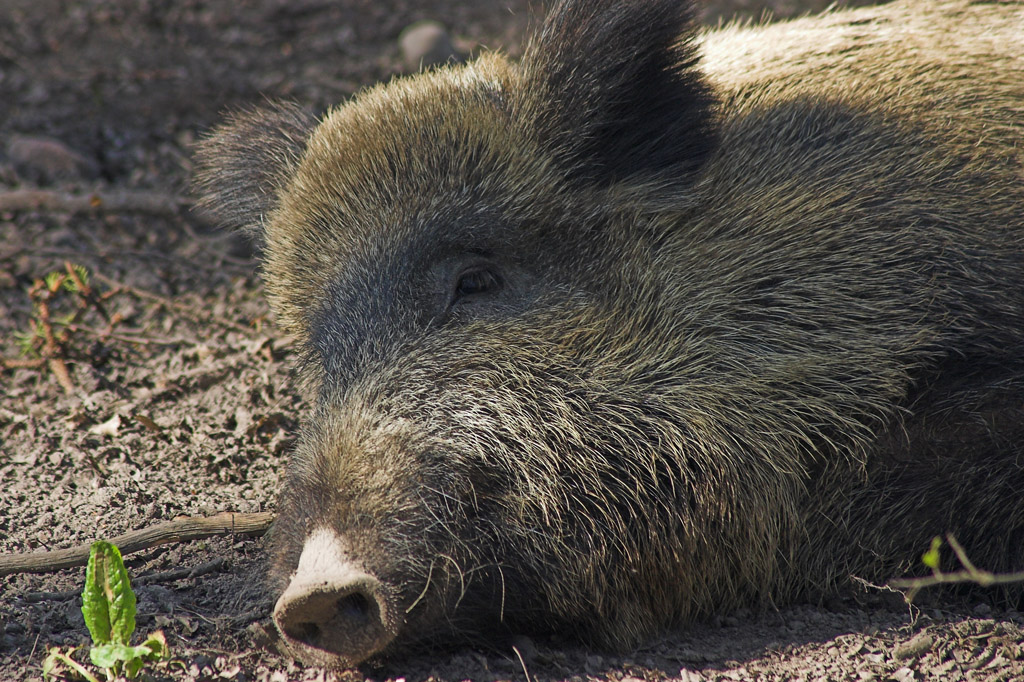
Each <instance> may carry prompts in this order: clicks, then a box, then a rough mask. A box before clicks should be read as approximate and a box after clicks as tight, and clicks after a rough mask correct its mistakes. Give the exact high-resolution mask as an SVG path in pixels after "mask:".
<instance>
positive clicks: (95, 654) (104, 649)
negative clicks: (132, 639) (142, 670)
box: [89, 642, 139, 668]
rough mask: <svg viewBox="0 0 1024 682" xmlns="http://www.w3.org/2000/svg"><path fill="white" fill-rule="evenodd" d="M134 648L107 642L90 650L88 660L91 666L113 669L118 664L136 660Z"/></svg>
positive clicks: (136, 653)
mask: <svg viewBox="0 0 1024 682" xmlns="http://www.w3.org/2000/svg"><path fill="white" fill-rule="evenodd" d="M135 648H136V647H133V646H128V645H127V644H115V643H114V642H107V643H106V644H100V645H98V646H94V647H93V648H92V649H90V650H89V660H90V661H92V664H93V665H98V666H99V667H101V668H115V667H117V665H118V663H122V662H128V661H131V660H132V659H135V658H138V657H139V656H138V652H136V651H135Z"/></svg>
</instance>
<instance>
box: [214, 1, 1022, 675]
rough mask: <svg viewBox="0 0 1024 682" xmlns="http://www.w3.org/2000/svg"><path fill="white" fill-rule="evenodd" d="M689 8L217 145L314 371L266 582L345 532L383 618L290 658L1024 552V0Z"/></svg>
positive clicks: (262, 122) (655, 609) (228, 137)
mask: <svg viewBox="0 0 1024 682" xmlns="http://www.w3.org/2000/svg"><path fill="white" fill-rule="evenodd" d="M688 14H689V9H688V5H686V4H684V3H679V2H675V1H674V0H647V1H641V0H623V1H620V2H612V1H611V0H587V1H584V0H567V1H565V2H561V3H559V4H557V5H556V6H555V8H554V9H553V10H552V11H551V13H550V14H549V16H548V19H547V21H546V23H545V24H544V26H543V27H542V29H541V30H540V31H539V33H538V35H537V36H536V37H535V38H534V39H533V40H532V41H531V43H530V45H529V46H528V48H527V50H526V53H525V56H524V58H523V59H522V61H521V62H520V63H519V64H515V63H510V62H509V61H507V60H506V59H505V58H503V57H502V56H500V55H493V54H492V55H485V56H483V57H481V58H480V59H478V60H477V61H476V62H474V63H471V64H469V65H467V66H455V67H449V68H443V69H440V70H438V71H434V72H430V73H424V74H420V75H417V76H414V77H412V78H408V79H403V80H398V81H394V82H392V83H389V84H387V85H382V86H378V87H375V88H373V89H370V90H368V91H366V92H364V93H362V94H360V95H359V96H357V97H356V98H354V99H353V100H352V101H351V102H348V103H346V104H344V105H342V106H340V107H338V108H336V109H333V110H332V111H330V112H329V113H328V114H327V115H326V116H324V117H323V119H322V120H320V121H318V122H313V121H312V120H311V119H309V118H306V117H305V116H304V115H302V114H300V113H297V110H294V109H291V108H287V107H277V108H272V109H268V110H259V111H255V112H252V113H248V114H242V115H238V116H236V117H235V119H234V120H233V121H230V122H229V123H228V124H227V125H226V126H224V127H223V128H221V129H220V130H218V131H217V132H216V133H215V134H214V135H213V136H212V137H210V138H209V139H208V140H207V141H206V142H205V143H204V145H203V149H202V151H201V154H200V161H201V167H202V169H203V170H202V172H201V176H200V185H201V187H202V188H203V191H204V193H205V196H206V201H207V204H208V205H210V206H211V207H213V208H215V209H217V208H218V207H226V208H225V209H224V212H225V215H226V220H227V221H228V222H230V223H232V224H235V225H244V226H247V227H249V228H251V229H253V230H255V231H257V232H258V233H259V234H260V235H261V236H262V238H263V239H264V241H265V249H266V251H265V253H266V265H265V268H266V281H267V288H268V291H269V295H270V297H271V301H272V303H273V306H274V309H275V311H276V312H277V315H278V320H279V322H280V324H281V325H282V326H283V327H284V328H285V329H286V330H288V331H289V332H291V333H292V334H294V335H296V336H297V337H298V339H299V340H300V342H301V345H302V348H303V357H304V361H303V366H302V376H303V378H304V380H305V382H306V384H307V386H308V387H309V391H310V396H311V403H312V406H311V412H310V415H309V418H308V419H307V423H306V426H305V428H304V431H303V434H302V438H301V443H300V445H299V447H298V449H297V451H296V453H295V455H294V457H293V460H292V463H291V465H290V467H289V471H288V476H287V482H286V484H285V487H284V490H283V491H282V494H281V499H280V516H279V519H278V522H277V524H276V527H275V532H274V536H273V544H272V547H271V552H272V557H273V566H274V569H273V570H274V576H275V577H274V580H275V583H274V584H275V586H277V588H278V589H284V586H285V585H287V584H288V582H289V580H290V575H291V574H292V572H293V571H295V569H296V566H297V564H298V562H299V555H300V553H301V552H302V551H303V544H304V542H305V540H306V538H307V537H308V536H309V534H310V533H311V531H312V530H314V529H316V528H321V527H325V528H328V529H330V531H331V532H332V533H335V534H336V535H337V537H339V538H341V540H340V543H341V544H340V546H341V547H343V554H344V556H345V557H347V561H350V562H351V563H352V565H353V566H357V567H358V568H359V570H360V571H363V572H365V574H366V575H369V576H373V578H374V579H376V580H379V582H380V587H373V588H372V589H371V588H367V589H368V590H369V591H368V592H367V593H368V594H370V593H371V592H372V594H371V596H372V598H373V599H376V600H377V604H378V605H379V609H380V611H381V613H382V614H383V613H384V612H387V614H388V615H387V617H386V618H385V620H387V621H388V622H387V623H385V624H384V627H385V629H386V630H387V636H386V637H384V636H382V638H381V639H380V640H379V641H377V640H375V642H376V643H374V644H372V645H365V646H363V645H358V646H356V645H353V646H354V647H355V648H353V649H345V650H339V649H337V648H333V649H332V648H331V647H330V646H325V647H322V648H324V649H326V653H324V652H323V651H320V650H319V649H318V647H317V644H316V641H314V638H313V636H310V638H307V639H305V640H304V641H296V642H295V645H296V649H297V651H298V653H299V654H300V655H303V656H306V657H308V658H311V659H313V660H321V661H329V662H339V663H351V662H357V661H358V660H361V659H363V658H365V657H367V656H370V655H374V654H378V653H388V652H391V651H394V650H396V649H398V648H401V647H402V646H403V644H406V643H410V642H414V641H418V640H421V639H425V638H432V637H450V636H451V635H452V633H464V634H465V633H472V632H476V631H479V630H487V629H492V628H498V627H501V628H505V629H510V630H513V631H529V632H536V631H550V630H559V631H561V632H571V633H576V634H578V635H579V636H581V637H583V638H586V639H589V640H591V641H595V642H598V643H601V644H605V645H612V646H629V645H632V644H635V643H637V642H638V641H640V640H641V639H642V638H643V637H645V636H648V635H650V634H651V633H652V632H654V631H657V630H658V629H661V628H665V627H669V626H671V625H674V624H677V623H681V622H685V621H687V620H689V619H692V618H694V617H699V616H702V615H706V614H709V613H711V612H714V611H721V610H728V609H732V608H734V607H737V606H739V605H749V604H758V603H765V602H768V601H773V602H775V603H779V602H783V601H787V600H792V599H796V598H805V597H808V596H814V595H820V594H822V593H826V592H828V591H831V590H834V589H836V588H837V586H840V585H841V584H843V582H844V581H845V580H846V579H847V577H848V576H849V575H851V574H853V575H857V576H861V577H864V578H867V579H870V580H884V579H887V578H889V577H892V576H894V575H897V574H902V573H904V572H906V571H913V570H918V568H917V564H916V557H918V556H919V555H920V553H921V551H922V549H924V548H926V547H927V545H928V542H929V539H930V538H931V537H932V536H933V535H935V534H939V533H943V532H953V533H955V534H956V535H957V536H958V537H959V538H960V540H961V541H962V542H963V543H964V544H965V545H966V546H967V547H968V549H969V551H970V553H971V555H972V557H974V558H975V559H976V561H977V563H979V564H981V565H983V566H985V567H988V568H992V569H995V570H1000V569H1009V568H1020V567H1021V566H1022V559H1024V557H1022V547H1024V542H1022V541H1024V532H1022V531H1024V496H1022V495H1021V491H1022V490H1024V464H1022V462H1024V459H1022V457H1024V445H1022V443H1024V409H1022V405H1024V384H1022V380H1024V353H1022V348H1024V346H1022V343H1024V255H1022V254H1024V250H1022V247H1024V243H1022V242H1024V171H1022V162H1024V160H1022V151H1021V150H1022V148H1024V113H1022V111H1024V110H1022V105H1024V68H1022V66H1021V60H1020V45H1021V44H1022V40H1024V35H1022V34H1024V30H1022V28H1021V27H1022V26H1024V5H1020V4H1012V3H1011V4H988V5H986V4H980V5H975V6H968V4H967V3H966V2H961V1H956V0H949V1H943V2H937V1H935V0H918V1H917V2H902V3H896V4H893V5H888V6H883V7H879V8H870V9H864V10H857V11H850V12H837V13H832V14H826V15H823V16H821V17H815V18H807V19H801V20H798V21H794V22H791V23H784V24H777V25H771V26H764V27H753V28H746V27H738V26H733V27H728V28H726V29H724V30H721V31H718V32H713V33H709V34H705V35H699V36H698V35H695V33H694V29H693V28H692V27H691V24H690V20H689V17H688ZM701 55H702V57H701V58H702V61H701V62H700V64H698V63H697V59H698V56H701ZM467 273H468V274H467ZM467 278H468V279H467ZM481 279H482V280H485V281H484V282H483V287H482V288H481V287H479V286H476V285H478V284H480V281H481ZM467 282H468V285H467ZM367 584H369V583H367ZM374 584H375V583H374ZM375 608H376V607H375ZM371 610H372V609H371ZM382 618H384V616H382ZM331 622H335V621H331ZM320 626H322V627H326V628H329V627H332V626H331V625H330V624H329V623H328V622H327V621H324V622H322V623H320ZM285 629H286V630H287V628H285ZM313 630H314V631H315V630H316V628H313ZM321 634H322V633H321ZM286 635H288V636H289V637H291V638H292V639H297V640H301V639H303V638H302V637H298V636H295V632H292V631H288V632H286ZM317 636H319V635H317Z"/></svg>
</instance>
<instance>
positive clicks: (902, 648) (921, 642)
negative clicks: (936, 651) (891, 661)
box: [892, 632, 935, 660]
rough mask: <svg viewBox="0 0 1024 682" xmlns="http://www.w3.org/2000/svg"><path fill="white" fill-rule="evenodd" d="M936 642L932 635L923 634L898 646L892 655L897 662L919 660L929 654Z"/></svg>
mask: <svg viewBox="0 0 1024 682" xmlns="http://www.w3.org/2000/svg"><path fill="white" fill-rule="evenodd" d="M934 641H935V640H933V639H932V636H931V635H929V634H928V633H927V632H922V633H919V634H918V635H917V636H915V637H914V638H912V639H911V640H910V641H908V642H904V643H903V644H900V645H898V646H897V647H896V648H895V649H893V652H892V655H893V657H894V658H896V659H897V660H904V659H907V658H917V657H918V656H921V655H922V654H925V653H927V652H928V651H929V650H930V649H931V648H932V644H933V643H934Z"/></svg>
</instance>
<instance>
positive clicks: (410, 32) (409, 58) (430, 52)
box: [398, 21, 460, 71]
mask: <svg viewBox="0 0 1024 682" xmlns="http://www.w3.org/2000/svg"><path fill="white" fill-rule="evenodd" d="M398 44H399V46H400V47H401V49H402V59H403V61H404V62H405V68H406V69H407V70H409V71H418V70H420V69H426V68H428V67H431V66H435V65H437V64H444V63H446V62H447V61H449V60H455V61H458V60H459V57H460V55H459V52H458V50H456V49H455V45H453V44H452V39H451V36H449V35H448V30H447V29H446V28H445V27H444V25H443V24H441V23H439V22H437V21H418V22H416V23H415V24H411V25H410V26H408V27H406V28H405V30H403V31H402V33H401V35H400V36H399V37H398Z"/></svg>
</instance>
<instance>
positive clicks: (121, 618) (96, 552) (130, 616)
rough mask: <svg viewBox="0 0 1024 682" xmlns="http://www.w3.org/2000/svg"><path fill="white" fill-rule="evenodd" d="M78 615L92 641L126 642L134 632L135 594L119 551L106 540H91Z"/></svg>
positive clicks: (102, 642) (97, 642)
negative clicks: (80, 609) (80, 616)
mask: <svg viewBox="0 0 1024 682" xmlns="http://www.w3.org/2000/svg"><path fill="white" fill-rule="evenodd" d="M82 615H83V616H84V617H85V624H86V626H88V628H89V634H91V635H92V641H93V643H94V644H107V643H113V644H123V645H127V644H128V642H129V641H130V640H131V636H132V633H133V632H134V631H135V593H134V592H133V591H132V586H131V581H129V579H128V571H127V570H126V569H125V567H124V561H123V560H122V559H121V552H120V551H118V549H117V547H115V546H114V545H112V544H110V543H109V542H104V541H102V540H100V541H97V542H94V543H93V544H92V549H91V550H90V552H89V566H88V568H86V571H85V589H83V590H82ZM97 665H98V664H97Z"/></svg>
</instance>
